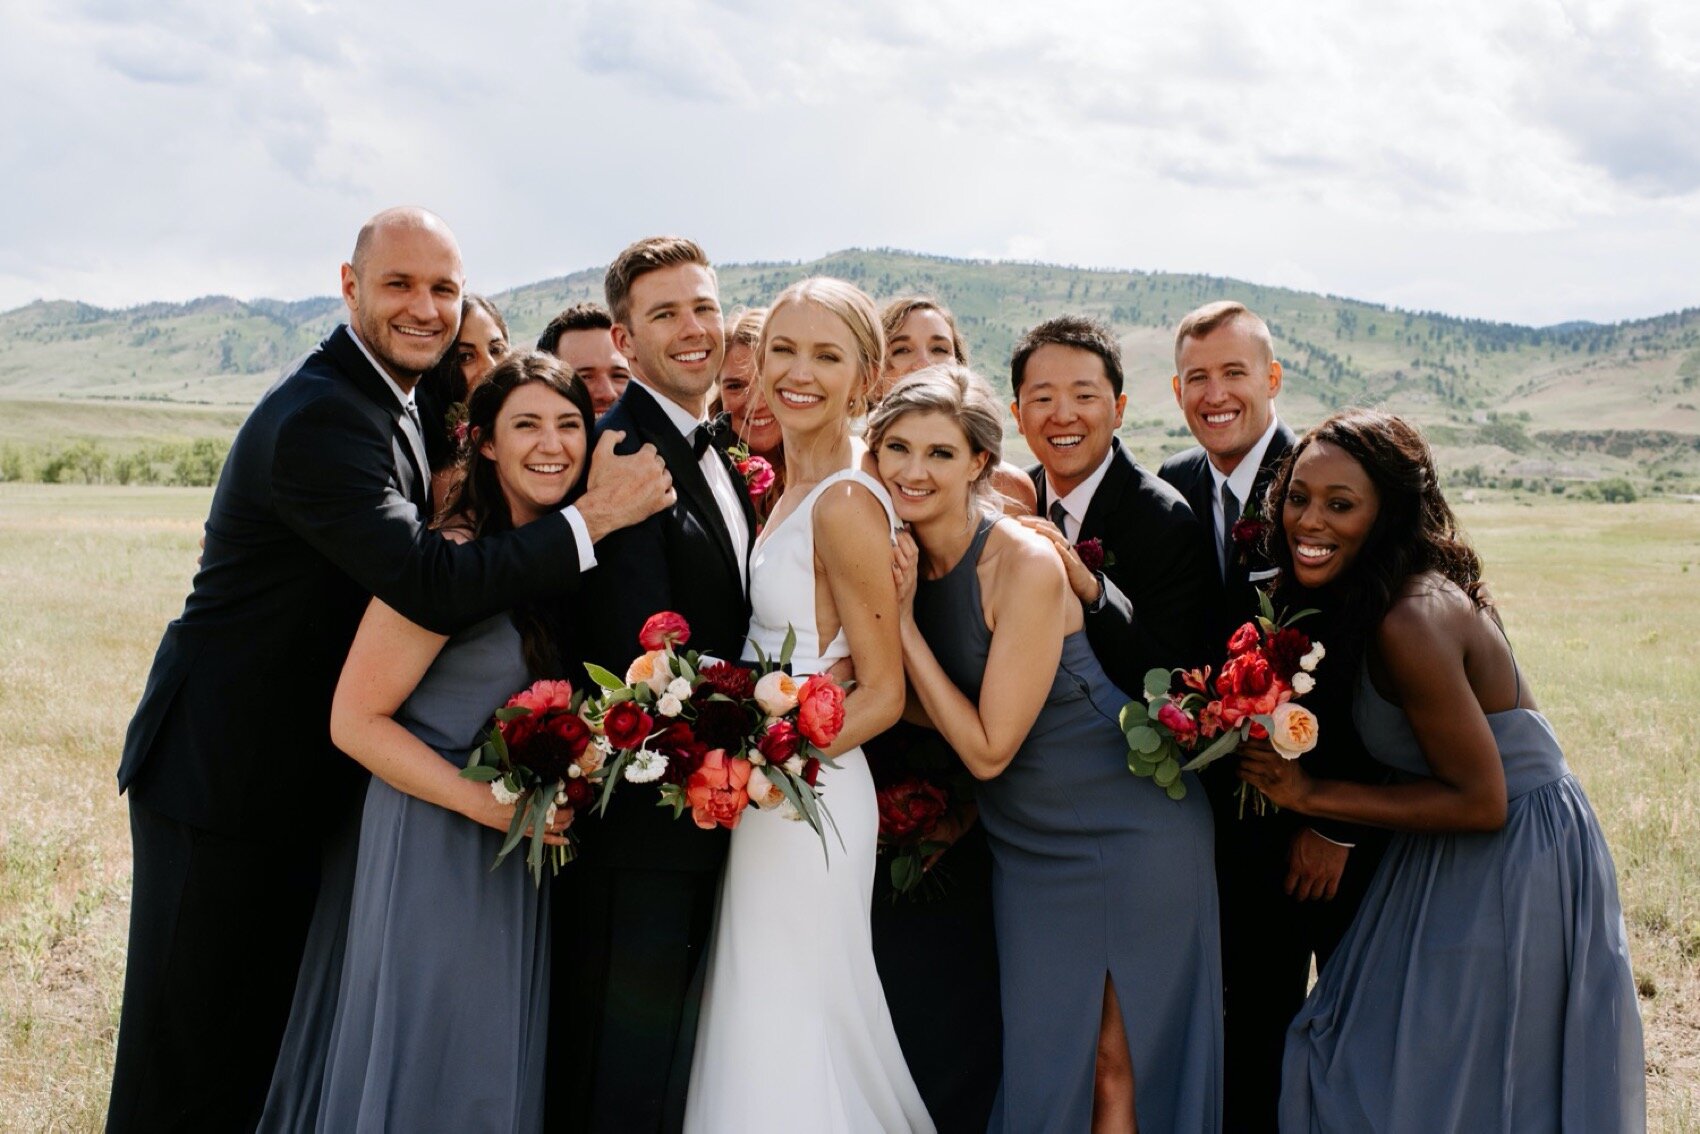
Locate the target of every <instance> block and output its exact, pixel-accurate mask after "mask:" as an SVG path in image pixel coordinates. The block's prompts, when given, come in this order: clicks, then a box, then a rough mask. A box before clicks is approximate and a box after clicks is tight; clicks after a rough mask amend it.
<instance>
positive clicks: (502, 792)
mask: <svg viewBox="0 0 1700 1134" xmlns="http://www.w3.org/2000/svg"><path fill="white" fill-rule="evenodd" d="M490 794H491V795H493V796H495V797H496V802H497V803H499V804H501V805H502V806H503V807H506V806H507V805H508V804H510V803H518V802H519V796H520V793H519V792H517V791H510V790H509V789H508V783H507V780H505V779H503V778H501V777H500V776H498V777H497V778H496V779H493V780H491V781H490Z"/></svg>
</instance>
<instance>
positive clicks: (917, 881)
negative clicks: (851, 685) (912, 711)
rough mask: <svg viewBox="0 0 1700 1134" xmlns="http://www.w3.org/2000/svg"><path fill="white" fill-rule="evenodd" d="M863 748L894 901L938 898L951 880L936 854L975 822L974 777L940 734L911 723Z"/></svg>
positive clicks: (880, 844)
mask: <svg viewBox="0 0 1700 1134" xmlns="http://www.w3.org/2000/svg"><path fill="white" fill-rule="evenodd" d="M863 752H864V753H865V754H866V755H867V757H868V770H869V771H870V772H872V773H873V778H874V801H875V803H876V805H877V806H878V808H879V821H880V824H879V856H880V858H881V859H882V860H883V861H884V863H885V865H886V871H887V875H888V877H889V878H890V881H891V898H892V901H894V902H895V901H899V900H902V899H908V900H910V901H927V900H930V899H932V898H936V897H938V896H939V895H941V894H942V893H944V891H945V890H946V889H947V888H948V886H949V879H948V878H946V877H945V876H944V873H943V872H944V866H943V865H942V864H940V863H939V862H938V861H937V856H939V855H941V854H943V852H945V851H947V850H949V849H950V847H951V844H952V842H953V841H954V837H956V836H959V835H960V833H961V832H962V830H964V829H966V828H967V827H969V826H972V825H973V823H974V816H975V811H974V789H973V783H974V779H973V777H972V776H970V775H969V774H968V771H967V769H966V768H964V767H963V766H962V761H961V760H959V759H957V757H956V753H954V752H952V751H951V750H950V748H949V746H948V745H946V744H945V743H944V741H943V740H942V739H940V737H939V735H938V734H937V733H936V732H933V731H931V730H930V729H920V728H916V727H915V726H913V725H903V724H899V725H897V726H895V727H893V728H891V729H890V730H888V731H887V732H885V733H883V734H882V735H881V736H879V737H878V738H876V740H875V741H874V742H873V743H871V744H868V745H865V746H863ZM929 862H931V863H932V865H931V866H929Z"/></svg>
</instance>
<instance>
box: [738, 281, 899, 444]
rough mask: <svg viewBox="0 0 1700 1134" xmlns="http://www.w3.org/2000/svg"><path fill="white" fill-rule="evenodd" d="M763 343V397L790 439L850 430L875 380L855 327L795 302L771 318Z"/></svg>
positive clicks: (820, 309) (784, 304)
mask: <svg viewBox="0 0 1700 1134" xmlns="http://www.w3.org/2000/svg"><path fill="white" fill-rule="evenodd" d="M763 341H764V342H765V344H766V353H765V354H764V355H763V357H762V364H761V391H762V394H763V396H764V397H765V399H766V401H767V404H768V406H769V407H771V408H772V410H773V415H774V417H775V418H777V419H778V421H779V426H780V429H781V430H782V431H783V432H784V434H785V435H786V436H791V435H792V434H805V433H814V432H817V431H820V430H822V429H847V428H848V427H849V422H850V406H851V404H852V403H853V402H855V401H857V400H858V399H859V397H860V396H861V395H863V394H864V393H865V392H866V390H867V388H868V385H869V380H870V379H871V378H872V375H871V374H870V373H869V372H868V369H867V367H866V366H865V365H864V364H863V362H862V359H861V356H860V355H859V354H858V353H857V351H856V339H855V336H854V335H853V334H852V333H851V330H850V327H849V325H848V324H846V323H845V322H844V320H843V319H840V318H839V317H838V316H837V315H834V314H833V313H832V312H831V311H828V310H827V309H826V308H825V307H822V306H821V305H820V304H818V303H815V302H813V301H812V300H807V299H800V300H791V301H788V302H782V303H781V304H780V305H779V306H777V307H775V308H774V309H773V311H772V312H771V313H770V314H769V315H768V317H767V328H766V331H765V332H764V336H763Z"/></svg>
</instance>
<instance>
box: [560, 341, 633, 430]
mask: <svg viewBox="0 0 1700 1134" xmlns="http://www.w3.org/2000/svg"><path fill="white" fill-rule="evenodd" d="M555 357H556V358H558V359H560V360H561V361H562V362H563V363H565V364H566V367H567V369H568V370H571V371H572V372H573V373H574V374H575V375H577V377H578V380H579V381H580V382H583V383H584V388H585V389H586V390H587V391H589V393H590V403H591V405H593V406H595V407H596V416H597V417H601V416H602V415H603V414H605V413H607V412H608V411H609V410H611V409H613V408H614V403H615V402H617V401H619V400H620V395H621V394H623V393H625V392H626V383H627V382H630V381H631V380H632V372H631V371H630V370H629V369H627V368H626V356H625V355H623V354H621V353H620V352H619V351H618V350H616V349H614V333H613V332H612V331H610V330H608V329H607V328H606V327H585V328H583V329H582V330H577V331H562V332H561V337H560V338H559V339H557V340H556V342H555Z"/></svg>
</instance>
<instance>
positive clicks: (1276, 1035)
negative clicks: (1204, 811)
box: [1216, 802, 1381, 1134]
mask: <svg viewBox="0 0 1700 1134" xmlns="http://www.w3.org/2000/svg"><path fill="white" fill-rule="evenodd" d="M1247 807H1248V812H1247V815H1246V817H1245V818H1243V819H1241V818H1239V817H1238V816H1237V815H1236V814H1235V813H1234V811H1233V810H1231V809H1224V808H1223V807H1221V806H1218V808H1217V813H1216V881H1217V887H1218V894H1219V895H1220V899H1221V916H1222V985H1223V990H1222V991H1223V995H1222V1002H1223V1011H1224V1020H1223V1024H1224V1027H1223V1037H1222V1038H1223V1053H1222V1059H1223V1076H1222V1081H1223V1085H1224V1096H1225V1097H1224V1099H1223V1104H1224V1105H1223V1129H1224V1130H1226V1131H1229V1132H1231V1134H1260V1132H1265V1131H1267V1132H1268V1134H1274V1132H1275V1130H1276V1126H1277V1123H1276V1115H1277V1103H1278V1102H1279V1099H1280V1096H1281V1055H1282V1049H1283V1047H1284V1045H1285V1043H1286V1037H1287V1027H1288V1025H1290V1024H1291V1023H1292V1022H1293V1017H1294V1016H1295V1015H1297V1014H1298V1010H1299V1005H1301V1004H1302V1003H1304V998H1305V993H1306V992H1307V991H1308V986H1309V979H1310V964H1311V956H1312V954H1315V957H1316V966H1317V969H1318V970H1320V969H1321V968H1322V966H1323V965H1325V964H1327V963H1328V958H1329V957H1330V956H1331V955H1332V954H1333V952H1334V947H1335V946H1336V945H1338V944H1339V943H1340V939H1341V937H1343V936H1344V935H1345V933H1346V928H1347V926H1349V925H1350V924H1351V921H1352V917H1353V915H1354V914H1356V913H1357V909H1358V906H1359V904H1360V903H1361V902H1362V900H1363V895H1364V891H1365V890H1366V889H1367V888H1368V887H1369V882H1370V879H1371V878H1372V877H1373V876H1374V873H1375V867H1376V865H1377V864H1378V863H1379V862H1380V859H1381V856H1380V854H1378V853H1374V849H1373V848H1371V847H1367V846H1366V847H1360V848H1356V849H1354V850H1352V852H1351V853H1350V854H1349V855H1348V856H1347V858H1346V870H1345V873H1344V875H1343V876H1342V877H1341V879H1340V887H1339V889H1338V891H1337V892H1336V893H1335V896H1334V897H1333V899H1331V900H1329V901H1305V902H1301V901H1298V900H1297V899H1295V898H1291V897H1288V896H1287V894H1286V877H1287V855H1288V849H1289V847H1290V846H1291V844H1292V840H1293V836H1294V834H1295V833H1296V832H1297V830H1298V823H1297V822H1295V821H1293V820H1294V819H1295V817H1292V816H1286V815H1268V816H1263V817H1257V816H1253V815H1251V814H1250V812H1249V807H1250V803H1249V802H1248V804H1247ZM1225 810H1226V813H1224V811H1225Z"/></svg>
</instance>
